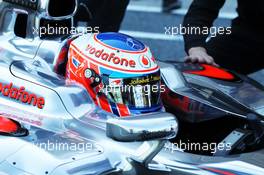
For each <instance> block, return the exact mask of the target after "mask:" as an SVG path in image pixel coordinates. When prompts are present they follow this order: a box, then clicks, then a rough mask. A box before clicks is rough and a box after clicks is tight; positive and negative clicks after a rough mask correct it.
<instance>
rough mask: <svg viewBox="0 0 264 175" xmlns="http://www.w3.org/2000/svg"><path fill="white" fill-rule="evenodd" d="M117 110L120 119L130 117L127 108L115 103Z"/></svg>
mask: <svg viewBox="0 0 264 175" xmlns="http://www.w3.org/2000/svg"><path fill="white" fill-rule="evenodd" d="M116 105H117V109H118V111H119V114H120V117H127V116H129V115H130V112H129V110H128V107H127V106H126V105H124V104H120V103H117V104H116Z"/></svg>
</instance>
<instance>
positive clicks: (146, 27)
mask: <svg viewBox="0 0 264 175" xmlns="http://www.w3.org/2000/svg"><path fill="white" fill-rule="evenodd" d="M191 2H192V0H182V3H183V6H182V8H181V9H179V10H174V11H173V12H172V14H165V13H162V12H161V0H131V2H130V5H129V6H128V10H127V13H126V16H125V18H124V21H123V24H122V27H121V32H123V33H126V34H129V35H132V36H134V37H136V38H138V39H140V40H142V41H143V42H144V43H146V44H147V45H148V46H149V47H150V48H151V50H152V51H153V53H154V55H155V56H156V58H158V59H161V60H177V61H181V60H183V57H184V56H185V55H186V54H185V52H184V42H183V38H182V36H181V35H174V36H172V35H169V34H168V33H165V32H166V29H168V28H169V27H179V26H180V24H181V23H182V20H183V17H184V14H185V13H186V11H187V9H188V7H189V5H190V3H191ZM235 8H236V1H227V2H226V4H225V6H224V7H223V8H222V10H221V12H220V14H219V18H218V19H217V20H216V21H215V23H214V26H216V27H224V26H230V23H231V19H232V18H234V17H235V16H236V15H237V14H236V12H235ZM165 28H166V29H165ZM251 76H252V77H253V78H254V79H256V80H257V81H259V82H261V83H262V84H264V79H263V76H264V70H262V71H258V72H257V73H254V74H253V75H251Z"/></svg>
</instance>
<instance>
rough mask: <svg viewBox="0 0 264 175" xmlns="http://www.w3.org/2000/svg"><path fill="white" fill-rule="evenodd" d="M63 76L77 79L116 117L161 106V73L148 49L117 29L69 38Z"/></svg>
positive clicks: (160, 108) (140, 112)
mask: <svg viewBox="0 0 264 175" xmlns="http://www.w3.org/2000/svg"><path fill="white" fill-rule="evenodd" d="M68 57H69V59H68V63H67V69H66V77H67V78H68V79H69V80H73V81H76V82H79V83H81V84H82V85H83V86H84V87H85V88H86V89H87V91H88V92H89V94H90V95H91V97H92V99H93V101H94V102H95V104H96V105H98V106H99V107H100V108H102V109H103V110H105V111H107V112H110V113H113V114H115V115H117V116H120V117H126V116H134V115H139V114H143V113H150V112H157V111H160V110H163V105H162V103H161V99H160V91H161V85H160V83H161V76H160V68H159V66H158V65H157V63H156V61H155V58H154V56H153V55H152V53H151V51H150V49H149V48H148V47H146V46H145V45H144V44H143V43H142V42H140V41H138V40H136V39H135V38H133V37H130V36H128V35H125V34H121V33H100V34H87V35H83V36H81V37H79V38H77V39H75V40H74V41H72V42H71V45H70V49H69V55H68Z"/></svg>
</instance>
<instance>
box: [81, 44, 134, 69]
mask: <svg viewBox="0 0 264 175" xmlns="http://www.w3.org/2000/svg"><path fill="white" fill-rule="evenodd" d="M86 51H88V53H89V54H91V55H94V56H95V57H97V58H100V59H102V60H104V61H107V62H112V63H114V64H119V65H121V66H125V67H131V68H135V66H136V62H135V61H134V60H129V59H127V58H119V57H118V56H116V55H115V53H110V54H108V53H106V52H105V50H104V49H102V50H97V49H96V48H95V47H93V46H91V45H90V44H88V46H87V47H86Z"/></svg>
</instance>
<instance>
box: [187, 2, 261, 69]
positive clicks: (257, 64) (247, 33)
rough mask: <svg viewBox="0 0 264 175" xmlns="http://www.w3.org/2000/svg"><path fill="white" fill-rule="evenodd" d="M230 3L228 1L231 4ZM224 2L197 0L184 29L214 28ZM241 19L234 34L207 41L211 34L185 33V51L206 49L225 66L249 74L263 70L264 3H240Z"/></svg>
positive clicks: (239, 18) (234, 23) (192, 5)
mask: <svg viewBox="0 0 264 175" xmlns="http://www.w3.org/2000/svg"><path fill="white" fill-rule="evenodd" d="M228 2H229V1H227V3H228ZM224 3H225V0H213V1H212V0H194V1H193V2H192V4H191V6H190V8H189V10H188V13H187V14H186V16H185V18H184V22H183V26H184V27H185V28H190V27H199V28H201V29H202V28H203V27H207V28H210V27H212V24H213V22H214V20H215V19H216V18H217V16H218V13H219V10H220V9H221V7H222V6H223V5H224ZM237 12H238V17H236V18H235V19H233V20H232V25H231V32H230V33H231V34H230V33H229V34H227V32H224V34H218V35H216V37H211V39H210V40H209V41H208V42H206V39H207V37H208V35H205V34H201V33H200V34H197V33H186V34H185V35H184V41H185V50H186V52H187V53H188V50H189V49H190V48H192V47H204V48H206V50H207V52H208V54H209V55H210V56H212V57H213V58H214V60H215V62H216V63H217V64H219V65H221V66H222V67H225V68H228V69H232V70H235V71H237V72H240V73H243V74H248V73H252V72H254V71H256V70H259V69H261V68H263V66H264V64H263V58H261V57H263V54H262V53H263V49H264V47H263V46H264V32H263V28H262V27H263V26H264V20H263V19H261V18H262V17H263V16H264V1H263V0H252V1H247V0H238V7H237Z"/></svg>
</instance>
